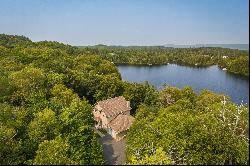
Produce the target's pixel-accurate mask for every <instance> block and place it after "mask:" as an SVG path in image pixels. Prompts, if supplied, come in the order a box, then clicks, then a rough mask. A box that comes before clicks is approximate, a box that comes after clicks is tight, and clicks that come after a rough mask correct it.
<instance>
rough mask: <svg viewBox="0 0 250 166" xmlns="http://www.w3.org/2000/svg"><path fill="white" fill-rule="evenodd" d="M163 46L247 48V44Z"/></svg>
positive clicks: (175, 46)
mask: <svg viewBox="0 0 250 166" xmlns="http://www.w3.org/2000/svg"><path fill="white" fill-rule="evenodd" d="M164 46H165V47H173V48H190V47H192V48H193V47H195V48H197V47H222V48H231V49H239V50H249V44H193V45H175V44H166V45H164Z"/></svg>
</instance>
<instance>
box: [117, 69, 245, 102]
mask: <svg viewBox="0 0 250 166" xmlns="http://www.w3.org/2000/svg"><path fill="white" fill-rule="evenodd" d="M118 69H119V71H120V73H121V76H122V79H123V80H127V81H130V82H144V81H148V82H150V83H151V84H153V85H154V86H155V87H157V88H158V89H160V88H162V86H163V84H168V85H170V86H176V87H178V88H183V87H184V86H187V85H188V86H191V87H192V88H193V89H194V91H195V92H197V93H198V92H199V91H200V90H202V89H209V90H212V91H215V92H217V93H224V94H226V95H228V96H230V97H231V99H232V100H233V101H234V102H236V103H238V104H239V103H241V102H242V101H243V103H247V105H248V104H249V79H247V78H245V77H241V76H237V75H234V74H230V73H227V72H226V71H223V70H221V69H220V68H219V67H218V66H216V65H214V66H210V67H200V68H197V67H195V68H194V67H186V66H180V65H176V64H169V65H161V66H130V65H119V66H118Z"/></svg>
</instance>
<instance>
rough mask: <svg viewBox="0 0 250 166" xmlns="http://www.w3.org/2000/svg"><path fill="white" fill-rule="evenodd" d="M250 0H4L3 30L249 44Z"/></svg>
mask: <svg viewBox="0 0 250 166" xmlns="http://www.w3.org/2000/svg"><path fill="white" fill-rule="evenodd" d="M248 6H249V0H0V34H1V33H5V34H11V35H24V36H26V37H29V38H30V39H31V40H32V41H42V40H48V41H59V42H63V43H66V44H71V45H75V46H80V45H96V44H106V45H165V44H248V43H249V7H248Z"/></svg>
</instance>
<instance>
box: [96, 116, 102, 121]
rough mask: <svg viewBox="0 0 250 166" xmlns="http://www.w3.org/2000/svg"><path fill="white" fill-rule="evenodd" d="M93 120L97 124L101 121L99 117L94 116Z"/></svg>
mask: <svg viewBox="0 0 250 166" xmlns="http://www.w3.org/2000/svg"><path fill="white" fill-rule="evenodd" d="M94 120H95V121H97V122H100V121H102V119H101V118H100V117H96V116H94Z"/></svg>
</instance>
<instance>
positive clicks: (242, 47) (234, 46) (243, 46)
mask: <svg viewBox="0 0 250 166" xmlns="http://www.w3.org/2000/svg"><path fill="white" fill-rule="evenodd" d="M77 47H78V48H85V47H91V48H105V47H109V48H123V47H126V48H135V49H136V48H166V47H171V48H190V47H191V48H199V47H221V48H230V49H239V50H249V44H193V45H175V44H166V45H159V46H136V45H133V46H121V45H104V44H98V45H93V46H90V45H89V46H77Z"/></svg>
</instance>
